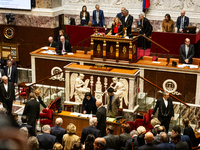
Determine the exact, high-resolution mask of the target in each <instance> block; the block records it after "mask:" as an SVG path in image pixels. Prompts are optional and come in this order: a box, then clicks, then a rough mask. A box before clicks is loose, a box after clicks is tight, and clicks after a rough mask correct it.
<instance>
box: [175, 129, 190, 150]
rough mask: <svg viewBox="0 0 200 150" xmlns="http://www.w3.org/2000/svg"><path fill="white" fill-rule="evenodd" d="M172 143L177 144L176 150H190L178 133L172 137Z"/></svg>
mask: <svg viewBox="0 0 200 150" xmlns="http://www.w3.org/2000/svg"><path fill="white" fill-rule="evenodd" d="M171 139H172V142H173V143H174V144H175V149H176V150H190V148H189V146H188V144H187V143H186V142H182V141H181V136H180V135H179V134H177V133H175V134H172V135H171Z"/></svg>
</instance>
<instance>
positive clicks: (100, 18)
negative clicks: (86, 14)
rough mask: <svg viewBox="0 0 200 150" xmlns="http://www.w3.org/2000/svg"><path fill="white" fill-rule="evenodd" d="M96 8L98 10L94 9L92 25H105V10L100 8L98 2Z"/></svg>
mask: <svg viewBox="0 0 200 150" xmlns="http://www.w3.org/2000/svg"><path fill="white" fill-rule="evenodd" d="M95 8H96V10H94V11H93V15H92V26H96V27H104V26H105V23H104V14H103V10H100V9H99V5H98V4H96V6H95Z"/></svg>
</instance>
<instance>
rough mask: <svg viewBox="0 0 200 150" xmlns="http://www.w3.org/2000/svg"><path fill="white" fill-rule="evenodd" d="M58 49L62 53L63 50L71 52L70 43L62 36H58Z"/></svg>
mask: <svg viewBox="0 0 200 150" xmlns="http://www.w3.org/2000/svg"><path fill="white" fill-rule="evenodd" d="M58 51H61V53H62V54H63V53H64V52H72V49H71V44H70V42H69V41H68V40H65V37H64V36H61V37H60V41H59V43H58Z"/></svg>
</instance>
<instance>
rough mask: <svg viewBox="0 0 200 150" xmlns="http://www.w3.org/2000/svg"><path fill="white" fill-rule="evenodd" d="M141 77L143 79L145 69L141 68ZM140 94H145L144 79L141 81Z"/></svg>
mask: <svg viewBox="0 0 200 150" xmlns="http://www.w3.org/2000/svg"><path fill="white" fill-rule="evenodd" d="M140 76H141V77H144V69H143V68H140ZM139 82H140V85H139V87H140V92H144V80H143V79H140V81H139Z"/></svg>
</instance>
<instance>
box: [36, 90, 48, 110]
mask: <svg viewBox="0 0 200 150" xmlns="http://www.w3.org/2000/svg"><path fill="white" fill-rule="evenodd" d="M40 93H41V90H39V89H36V90H35V96H36V101H38V102H40V104H41V105H42V106H43V107H44V108H46V107H47V106H46V105H45V103H44V102H43V101H42V98H41V96H40Z"/></svg>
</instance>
